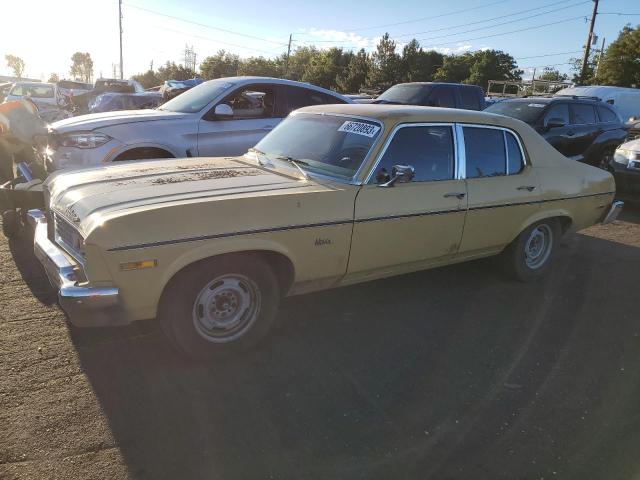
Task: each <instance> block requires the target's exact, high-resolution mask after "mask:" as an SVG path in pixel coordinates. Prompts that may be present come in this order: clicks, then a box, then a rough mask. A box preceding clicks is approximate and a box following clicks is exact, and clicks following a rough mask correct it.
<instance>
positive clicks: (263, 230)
mask: <svg viewBox="0 0 640 480" xmlns="http://www.w3.org/2000/svg"><path fill="white" fill-rule="evenodd" d="M612 194H615V192H603V193H595V194H589V195H576V196H572V197H561V198H553V199H549V200H535V201H532V202H517V203H503V204H500V205H483V206H480V207H472V208H469V209H453V210H436V211H426V212H418V213H407V214H402V215H388V216H381V217H370V218H358V219H355V220H352V219H348V220H336V221H332V222H322V223H309V224H304V225H286V226H282V227H272V228H260V229H255V230H243V231H238V232H227V233H217V234H213V235H200V236H197V237H188V238H178V239H173V240H161V241H158V242H150V243H139V244H134V245H121V246H117V247H113V248H110V249H109V250H108V251H109V252H120V251H124V250H136V249H139V248H149V247H160V246H165V245H175V244H178V243H186V242H199V241H202V240H213V239H216V238H228V237H237V236H242V235H254V234H257V233H272V232H282V231H285V230H299V229H302V228H317V227H327V226H333V225H347V224H353V223H366V222H377V221H383V220H394V219H398V218H411V217H427V216H431V215H445V214H448V213H459V212H472V211H475V210H487V209H492V208H505V207H515V206H520V205H537V204H542V203H549V202H559V201H563V200H575V199H579V198H586V197H599V196H603V195H612Z"/></svg>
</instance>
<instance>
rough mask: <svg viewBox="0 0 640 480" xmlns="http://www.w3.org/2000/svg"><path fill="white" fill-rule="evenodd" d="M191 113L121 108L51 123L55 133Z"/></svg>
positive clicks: (183, 115)
mask: <svg viewBox="0 0 640 480" xmlns="http://www.w3.org/2000/svg"><path fill="white" fill-rule="evenodd" d="M189 115H191V114H188V113H180V112H168V111H164V110H148V109H147V110H121V111H117V112H104V113H92V114H89V115H80V116H77V117H71V118H67V119H65V120H60V121H58V122H54V123H52V124H51V128H52V129H53V130H54V131H55V132H56V133H67V132H72V131H79V130H81V131H87V130H95V129H97V128H103V127H110V126H113V125H122V124H125V123H138V122H153V121H159V120H176V119H180V118H184V117H187V116H189Z"/></svg>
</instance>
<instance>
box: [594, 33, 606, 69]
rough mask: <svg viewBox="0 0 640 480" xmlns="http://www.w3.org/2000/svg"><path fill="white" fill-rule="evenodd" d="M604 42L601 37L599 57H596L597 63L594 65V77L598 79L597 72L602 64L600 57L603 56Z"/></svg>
mask: <svg viewBox="0 0 640 480" xmlns="http://www.w3.org/2000/svg"><path fill="white" fill-rule="evenodd" d="M604 40H605V38H604V37H602V46H601V47H600V55H598V63H597V64H596V73H595V75H594V76H595V77H596V78H598V70H599V69H600V64H601V63H602V55H604Z"/></svg>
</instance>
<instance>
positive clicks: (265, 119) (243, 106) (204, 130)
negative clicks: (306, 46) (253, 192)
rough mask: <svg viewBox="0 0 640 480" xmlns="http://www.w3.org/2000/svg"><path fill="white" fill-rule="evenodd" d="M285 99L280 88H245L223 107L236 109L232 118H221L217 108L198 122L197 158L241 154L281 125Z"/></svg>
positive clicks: (229, 97) (264, 85)
mask: <svg viewBox="0 0 640 480" xmlns="http://www.w3.org/2000/svg"><path fill="white" fill-rule="evenodd" d="M282 102H283V96H282V93H281V91H280V89H279V88H278V86H277V85H270V84H251V85H244V86H242V87H240V88H238V89H236V90H234V91H233V92H231V93H230V94H229V95H227V97H225V99H224V100H222V101H221V102H218V105H220V104H226V105H229V106H230V107H231V108H232V109H233V117H231V118H227V117H225V118H218V117H216V115H215V113H214V111H215V107H216V105H214V106H213V107H212V108H211V110H209V111H208V112H207V113H206V114H205V115H204V116H203V117H202V118H201V119H200V121H199V125H198V155H199V156H201V157H202V156H224V155H230V156H232V155H242V154H243V153H245V152H246V151H247V150H248V149H249V148H251V147H253V146H254V145H255V144H256V143H258V142H259V141H260V140H261V139H262V137H264V136H265V135H266V134H267V133H269V132H270V131H271V130H273V128H274V127H275V126H276V125H277V124H278V123H280V121H281V120H282V118H283V116H284V114H283V113H284V108H283V104H282Z"/></svg>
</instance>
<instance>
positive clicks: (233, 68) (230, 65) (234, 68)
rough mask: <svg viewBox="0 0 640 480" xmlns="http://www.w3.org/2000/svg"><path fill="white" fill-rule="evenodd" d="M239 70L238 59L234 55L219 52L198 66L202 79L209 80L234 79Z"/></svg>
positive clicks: (222, 51) (223, 51)
mask: <svg viewBox="0 0 640 480" xmlns="http://www.w3.org/2000/svg"><path fill="white" fill-rule="evenodd" d="M239 68H240V57H239V56H238V55H236V54H234V53H229V52H226V51H225V50H219V51H218V53H216V54H215V55H213V56H209V57H207V58H205V59H204V60H203V61H202V63H201V64H200V73H201V74H202V78H204V79H206V80H211V79H212V78H221V77H234V76H236V75H238V70H239Z"/></svg>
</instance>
